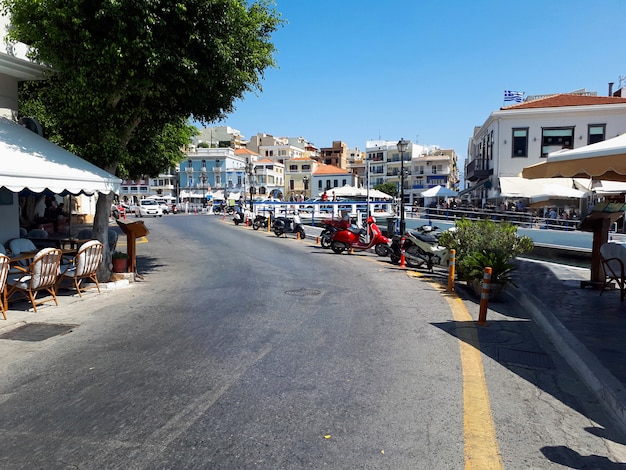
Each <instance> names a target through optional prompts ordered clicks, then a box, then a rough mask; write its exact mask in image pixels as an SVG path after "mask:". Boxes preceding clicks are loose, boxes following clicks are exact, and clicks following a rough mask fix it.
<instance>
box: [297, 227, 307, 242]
mask: <svg viewBox="0 0 626 470" xmlns="http://www.w3.org/2000/svg"><path fill="white" fill-rule="evenodd" d="M298 231H299V232H300V240H305V239H306V232H305V231H304V229H303V228H301V229H300V230H298Z"/></svg>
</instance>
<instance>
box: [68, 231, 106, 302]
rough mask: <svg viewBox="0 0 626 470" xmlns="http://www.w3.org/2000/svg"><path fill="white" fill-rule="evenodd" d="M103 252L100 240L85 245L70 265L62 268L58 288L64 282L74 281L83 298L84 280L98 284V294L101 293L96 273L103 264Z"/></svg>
mask: <svg viewBox="0 0 626 470" xmlns="http://www.w3.org/2000/svg"><path fill="white" fill-rule="evenodd" d="M102 250H103V245H102V243H101V242H99V241H98V240H90V241H88V242H85V243H83V244H82V245H81V247H80V249H79V250H78V253H76V256H75V257H74V259H73V260H72V261H71V262H70V264H67V265H64V266H62V267H61V275H60V276H59V280H58V282H57V288H58V286H59V285H61V282H63V281H64V280H66V279H72V280H73V282H74V287H75V288H76V291H77V292H78V296H79V297H82V296H83V294H82V292H81V290H82V291H83V292H84V291H85V289H84V288H82V289H81V283H82V280H83V279H91V280H92V281H93V282H94V283H95V284H96V287H97V288H98V293H100V284H98V277H97V275H96V273H97V271H98V268H99V267H100V263H102Z"/></svg>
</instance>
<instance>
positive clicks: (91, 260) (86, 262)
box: [74, 240, 103, 277]
mask: <svg viewBox="0 0 626 470" xmlns="http://www.w3.org/2000/svg"><path fill="white" fill-rule="evenodd" d="M102 250H103V245H102V243H101V242H99V241H98V240H89V241H88V242H86V243H83V245H82V246H81V247H80V250H78V253H77V254H76V258H74V259H75V260H76V276H77V277H82V276H87V275H89V274H92V273H94V272H96V271H97V270H98V268H99V267H100V263H101V262H102Z"/></svg>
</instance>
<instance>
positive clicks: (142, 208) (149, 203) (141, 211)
mask: <svg viewBox="0 0 626 470" xmlns="http://www.w3.org/2000/svg"><path fill="white" fill-rule="evenodd" d="M135 215H136V216H137V217H144V216H149V215H152V216H154V217H156V216H159V217H163V210H162V209H161V207H160V206H159V204H158V203H157V202H156V201H155V200H154V199H142V200H141V201H139V205H138V206H135Z"/></svg>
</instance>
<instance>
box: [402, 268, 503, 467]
mask: <svg viewBox="0 0 626 470" xmlns="http://www.w3.org/2000/svg"><path fill="white" fill-rule="evenodd" d="M407 274H408V275H409V276H410V277H416V278H421V279H422V280H424V281H426V282H428V283H429V284H430V285H432V286H433V287H435V288H437V289H439V290H440V291H441V292H442V295H443V297H444V299H446V301H447V302H448V305H449V306H450V310H451V311H452V316H453V318H454V321H456V322H457V324H458V325H461V324H462V325H463V328H457V330H456V332H457V337H458V338H459V349H460V353H461V367H462V370H463V430H464V438H465V468H466V469H467V470H470V469H478V470H484V469H490V470H491V469H496V470H497V469H503V468H504V465H503V463H502V457H501V456H500V449H499V447H498V441H497V439H496V428H495V425H494V423H493V416H492V414H491V405H490V403H489V392H488V390H487V381H486V380H485V370H484V368H483V361H482V357H481V354H480V342H479V340H478V331H477V329H476V326H475V325H474V321H473V319H472V316H471V315H470V313H469V312H468V310H467V308H466V307H465V304H464V303H463V301H462V300H461V299H460V298H459V296H458V295H456V293H454V292H446V291H445V288H444V287H443V286H442V285H441V284H440V283H438V282H434V281H432V280H430V279H429V278H428V277H427V276H424V275H423V274H421V273H416V272H413V271H407Z"/></svg>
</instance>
